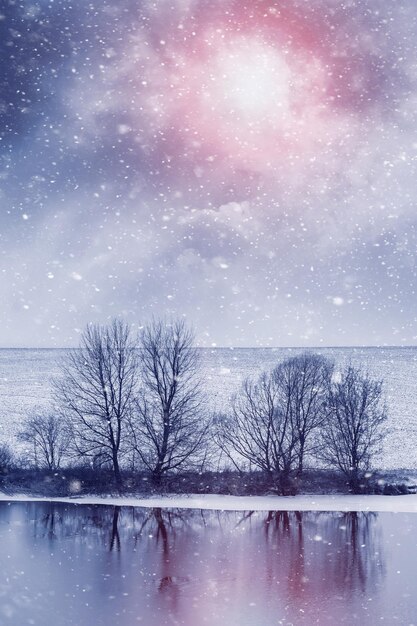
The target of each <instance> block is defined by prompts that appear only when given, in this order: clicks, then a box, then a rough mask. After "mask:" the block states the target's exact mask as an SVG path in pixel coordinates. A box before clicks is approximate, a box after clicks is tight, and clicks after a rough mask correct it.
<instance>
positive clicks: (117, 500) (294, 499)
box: [0, 493, 417, 513]
mask: <svg viewBox="0 0 417 626" xmlns="http://www.w3.org/2000/svg"><path fill="white" fill-rule="evenodd" d="M0 501H2V502H4V501H13V502H16V501H18V502H64V503H71V504H106V505H116V506H117V505H118V506H138V507H145V508H175V509H177V508H178V509H212V510H219V511H377V512H379V511H391V512H394V513H400V512H401V513H417V494H411V495H406V496H371V495H357V496H355V495H340V494H338V495H317V496H310V495H309V496H291V497H283V496H223V495H214V494H213V495H211V494H210V495H209V494H205V495H193V494H191V495H189V496H176V495H173V496H155V497H149V498H140V497H134V496H130V497H97V496H84V497H74V498H36V497H33V496H25V495H15V496H9V495H7V494H4V493H0Z"/></svg>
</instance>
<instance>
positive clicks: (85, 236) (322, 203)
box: [0, 0, 417, 347]
mask: <svg viewBox="0 0 417 626" xmlns="http://www.w3.org/2000/svg"><path fill="white" fill-rule="evenodd" d="M416 45H417V7H416V3H415V0H360V2H359V1H358V2H355V1H352V0H346V1H345V2H342V1H340V0H308V2H307V1H306V0H285V1H284V0H282V1H275V2H274V1H271V0H270V1H263V0H251V1H250V2H245V1H243V0H169V1H166V0H158V1H157V2H148V1H140V0H120V1H118V2H117V3H116V2H109V3H108V2H106V1H105V0H104V1H100V2H91V3H89V2H70V1H69V0H38V1H37V2H32V1H26V0H21V1H19V0H4V1H3V2H2V4H1V7H0V346H2V347H37V346H39V347H61V346H62V347H65V346H73V345H77V343H78V341H79V334H80V332H81V331H82V329H83V328H84V327H85V325H86V324H87V323H89V322H98V323H106V322H107V321H108V320H109V319H110V318H112V317H118V316H123V318H124V319H126V320H127V321H128V322H129V323H132V324H134V326H135V327H140V326H141V325H142V324H144V323H146V322H147V321H148V320H149V319H151V317H152V316H156V317H166V318H167V319H169V318H171V317H183V316H184V317H185V319H186V320H187V321H188V322H189V324H190V325H192V326H193V327H194V329H195V333H196V341H197V343H198V344H199V345H202V346H333V345H386V344H388V345H415V344H416V343H417V306H416V303H417V300H416V226H417V210H416V197H417V193H416V191H417V189H416V187H417V172H416V152H417V133H416V128H417V124H416V117H417V89H416V84H417V61H416V59H417V55H416Z"/></svg>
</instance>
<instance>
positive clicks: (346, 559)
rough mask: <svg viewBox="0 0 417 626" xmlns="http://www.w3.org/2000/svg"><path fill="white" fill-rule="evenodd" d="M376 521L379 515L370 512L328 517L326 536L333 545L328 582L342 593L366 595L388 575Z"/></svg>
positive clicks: (329, 555)
mask: <svg viewBox="0 0 417 626" xmlns="http://www.w3.org/2000/svg"><path fill="white" fill-rule="evenodd" d="M377 518H378V514H377V513H371V512H350V513H334V514H328V516H327V518H326V521H325V523H324V524H323V534H324V537H325V538H326V540H328V541H331V543H332V545H331V550H330V551H329V553H328V558H327V559H326V565H327V568H328V571H329V579H330V580H332V581H333V585H334V587H335V588H336V589H337V590H338V591H339V592H344V593H349V592H351V591H354V590H360V591H361V592H363V593H365V592H367V591H369V588H370V587H371V588H372V587H375V586H376V585H377V584H378V583H379V582H380V580H381V578H382V577H383V576H384V575H385V558H384V553H383V546H382V539H381V534H380V531H379V529H378V525H377V524H376V521H377ZM328 537H329V539H327V538H328Z"/></svg>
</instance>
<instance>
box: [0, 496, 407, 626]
mask: <svg viewBox="0 0 417 626" xmlns="http://www.w3.org/2000/svg"><path fill="white" fill-rule="evenodd" d="M0 539H1V546H2V568H1V571H0V624H2V625H3V624H13V625H16V626H23V625H25V624H39V625H42V626H45V625H47V624H53V625H54V626H70V625H71V626H80V625H84V624H86V625H87V624H94V625H97V626H100V625H102V626H110V625H112V626H114V625H115V624H117V625H118V626H132V625H133V624H144V625H146V626H164V625H167V626H168V625H172V624H181V625H184V626H199V625H200V624H201V625H207V626H224V625H227V626H263V625H265V626H266V625H268V626H269V625H271V624H286V625H289V624H303V625H304V624H305V625H310V624H337V623H345V624H367V625H373V624H381V623H385V624H402V625H407V624H413V623H416V621H415V620H416V615H417V598H416V594H415V581H416V579H417V558H416V557H417V550H416V547H417V515H415V514H405V513H401V514H400V513H398V514H394V513H378V514H376V513H321V512H269V513H268V512H245V513H242V512H219V511H196V510H183V509H141V508H135V507H113V506H102V505H99V506H98V505H97V506H89V505H75V504H74V505H66V504H59V503H27V502H25V503H23V502H22V503H16V502H13V503H7V502H2V503H0Z"/></svg>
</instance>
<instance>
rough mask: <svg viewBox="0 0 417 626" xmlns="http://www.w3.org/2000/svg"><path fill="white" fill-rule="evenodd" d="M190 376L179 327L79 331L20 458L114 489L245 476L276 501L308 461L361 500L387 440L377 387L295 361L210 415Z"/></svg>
mask: <svg viewBox="0 0 417 626" xmlns="http://www.w3.org/2000/svg"><path fill="white" fill-rule="evenodd" d="M200 365H201V364H200V352H199V351H198V349H197V348H196V347H195V345H194V333H193V331H192V329H190V328H189V327H188V326H187V324H186V322H185V321H184V320H182V319H178V320H173V321H170V322H167V321H163V320H153V321H152V322H151V323H149V324H148V325H146V326H144V327H143V328H142V329H141V330H140V332H139V333H138V334H135V333H134V332H133V330H132V328H131V326H129V325H128V324H127V323H126V322H124V321H122V320H120V319H115V320H112V321H111V322H110V323H109V324H107V325H98V324H89V325H87V327H86V328H85V330H84V332H83V333H82V335H81V340H80V345H79V348H78V349H74V350H70V351H69V352H68V354H67V355H66V357H65V358H64V359H63V361H62V362H61V364H60V373H59V376H57V378H56V379H55V380H54V381H53V400H54V403H53V408H52V409H51V410H50V411H47V412H34V413H33V414H31V415H30V416H29V417H28V418H27V419H26V421H25V423H24V424H23V426H22V429H21V431H20V433H19V438H20V440H21V441H23V442H25V444H26V445H27V447H26V455H27V457H28V458H29V459H30V461H31V463H32V465H33V466H35V467H38V468H46V469H48V470H51V471H56V470H58V469H59V468H61V467H62V466H63V465H65V464H68V463H71V462H72V463H74V462H76V463H80V462H82V463H88V464H90V465H91V466H92V467H94V468H96V469H97V470H99V469H100V468H111V470H112V473H113V475H114V480H115V483H116V485H117V487H118V488H122V484H123V470H124V469H125V468H129V469H130V470H134V471H141V472H146V473H147V474H149V476H150V477H151V479H152V480H153V481H154V482H155V483H156V484H160V483H161V481H162V479H163V478H164V476H166V475H168V474H171V473H173V472H178V471H181V472H187V471H191V470H197V471H202V470H203V469H205V468H206V469H207V468H213V467H214V466H215V465H216V466H217V467H234V468H235V469H236V470H238V471H239V472H244V471H254V470H256V471H259V472H262V473H263V474H264V475H265V476H266V477H267V478H268V480H269V481H270V483H271V485H273V486H274V488H275V489H276V490H277V492H278V493H281V494H288V493H292V492H294V490H295V484H296V483H297V481H298V480H299V479H300V478H301V477H302V474H303V471H304V469H305V463H306V460H307V459H308V460H309V462H310V463H311V461H312V459H316V460H318V461H319V462H320V463H321V464H324V465H325V466H326V467H332V468H337V469H338V470H339V471H341V472H342V473H343V475H344V476H345V477H346V479H347V481H348V483H349V487H350V489H351V490H353V491H359V490H360V488H361V484H362V482H363V480H364V479H365V477H366V474H367V472H368V471H369V470H370V468H371V466H372V461H373V459H374V458H375V455H376V454H377V453H378V452H379V451H380V448H381V444H382V441H383V438H384V436H385V434H386V428H385V422H386V419H387V416H386V407H385V403H384V397H383V389H382V386H383V385H382V381H381V380H376V379H374V378H372V377H371V376H370V375H369V374H368V373H367V372H365V371H362V370H361V369H360V368H358V367H355V366H354V365H352V364H348V365H346V366H345V367H344V368H342V369H339V368H337V367H336V366H335V364H334V363H333V362H332V361H331V360H330V359H328V358H326V357H324V356H322V355H319V354H316V353H314V352H304V353H302V354H299V355H296V356H292V357H289V358H286V359H284V360H283V361H282V362H280V363H278V364H277V365H276V367H275V368H273V369H272V370H271V371H269V372H264V373H262V374H261V375H260V376H259V377H258V378H249V379H247V380H245V381H244V382H243V384H242V385H241V388H240V389H239V390H238V391H237V392H236V393H235V394H234V396H233V397H232V398H231V400H230V405H229V406H228V407H225V410H224V411H223V412H221V413H217V414H214V415H213V413H212V412H211V411H210V406H209V397H208V395H207V391H206V390H205V388H206V386H205V384H204V380H203V378H202V370H201V367H200ZM2 450H3V453H6V454H7V450H5V449H4V447H3V449H2ZM0 455H1V451H0ZM0 461H1V459H0Z"/></svg>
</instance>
